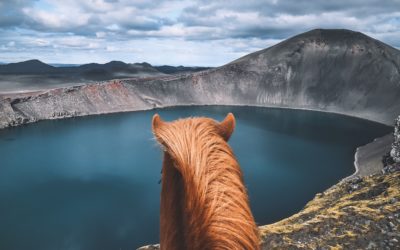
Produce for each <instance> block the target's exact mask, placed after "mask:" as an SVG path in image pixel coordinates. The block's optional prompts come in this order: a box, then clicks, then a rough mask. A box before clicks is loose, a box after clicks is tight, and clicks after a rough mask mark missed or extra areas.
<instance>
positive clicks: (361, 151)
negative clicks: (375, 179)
mask: <svg viewBox="0 0 400 250" xmlns="http://www.w3.org/2000/svg"><path fill="white" fill-rule="evenodd" d="M392 143H393V134H388V135H385V136H383V137H380V138H376V139H375V140H374V141H373V142H371V143H368V144H366V145H364V146H361V147H358V148H357V150H356V154H355V156H354V158H355V160H354V166H355V168H356V172H355V173H354V174H353V175H351V176H350V177H348V178H353V177H357V176H359V177H363V176H368V175H371V174H375V173H377V172H380V171H381V170H382V169H383V167H384V164H383V162H382V156H383V155H385V154H386V153H387V152H389V151H390V150H391V148H392Z"/></svg>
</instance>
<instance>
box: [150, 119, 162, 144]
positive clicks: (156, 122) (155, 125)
mask: <svg viewBox="0 0 400 250" xmlns="http://www.w3.org/2000/svg"><path fill="white" fill-rule="evenodd" d="M164 124H165V122H164V121H163V120H162V119H161V117H160V116H159V115H158V114H155V115H154V116H153V120H152V122H151V128H152V130H153V134H154V135H155V137H156V138H157V139H158V131H159V129H160V128H161V127H162V126H163V125H164Z"/></svg>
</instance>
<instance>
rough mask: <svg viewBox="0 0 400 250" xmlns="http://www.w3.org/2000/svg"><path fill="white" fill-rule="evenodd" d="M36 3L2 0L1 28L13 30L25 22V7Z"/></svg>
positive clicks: (20, 0)
mask: <svg viewBox="0 0 400 250" xmlns="http://www.w3.org/2000/svg"><path fill="white" fill-rule="evenodd" d="M34 2H35V1H29V0H17V1H13V0H2V1H0V28H13V27H16V26H20V25H22V24H23V23H24V22H25V15H24V13H23V11H22V9H23V8H24V7H29V6H32V5H33V4H34Z"/></svg>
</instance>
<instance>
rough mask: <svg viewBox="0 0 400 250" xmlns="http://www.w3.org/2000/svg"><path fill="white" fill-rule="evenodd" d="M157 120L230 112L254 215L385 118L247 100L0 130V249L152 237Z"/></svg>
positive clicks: (318, 180) (311, 189) (333, 173)
mask: <svg viewBox="0 0 400 250" xmlns="http://www.w3.org/2000/svg"><path fill="white" fill-rule="evenodd" d="M155 112H158V113H160V114H161V116H162V117H163V119H165V120H173V119H177V118H179V117H187V116H199V115H205V116H209V117H213V118H216V119H218V120H222V119H223V118H224V116H225V115H226V114H227V113H228V112H233V113H234V114H235V116H236V119H237V127H236V131H235V132H234V134H233V136H232V138H231V141H230V144H231V145H232V147H233V149H234V151H235V153H236V156H237V157H238V160H239V162H240V164H241V167H242V169H243V172H244V175H245V181H246V186H247V187H248V190H249V194H250V201H251V207H252V210H253V212H254V215H255V218H256V221H257V223H258V224H266V223H271V222H274V221H276V220H279V219H282V218H284V217H287V216H289V215H290V214H293V213H295V212H296V211H298V210H299V209H301V208H302V206H304V205H305V203H306V202H307V201H309V200H310V199H311V198H312V197H313V196H314V195H315V193H317V192H321V191H323V190H324V189H326V188H327V187H329V186H331V185H333V184H334V183H336V182H337V181H338V180H339V179H341V178H342V177H344V176H347V175H349V174H351V173H352V172H353V171H354V169H353V165H352V164H353V160H354V150H355V148H356V147H357V146H359V145H362V144H365V143H367V142H369V141H371V140H372V139H373V138H375V137H378V136H382V135H384V134H386V133H389V132H390V130H391V129H390V128H388V127H386V126H382V125H379V124H376V123H372V122H368V121H365V120H360V119H354V118H350V117H345V116H339V115H333V114H326V113H319V112H310V111H298V110H297V111H296V110H285V109H266V108H254V107H222V106H220V107H213V106H208V107H177V108H170V109H164V110H157V111H147V112H134V113H123V114H112V115H105V116H91V117H84V118H75V119H68V120H59V121H44V122H39V123H36V124H31V125H28V126H22V127H17V128H12V129H5V130H0V249H132V248H135V247H138V246H140V245H144V244H148V243H154V242H157V241H158V219H159V217H158V214H159V198H160V185H159V184H158V180H159V179H160V169H161V159H162V153H161V152H160V150H159V148H158V146H157V145H156V142H155V141H154V140H153V139H152V134H151V130H150V124H151V117H152V115H153V114H154V113H155Z"/></svg>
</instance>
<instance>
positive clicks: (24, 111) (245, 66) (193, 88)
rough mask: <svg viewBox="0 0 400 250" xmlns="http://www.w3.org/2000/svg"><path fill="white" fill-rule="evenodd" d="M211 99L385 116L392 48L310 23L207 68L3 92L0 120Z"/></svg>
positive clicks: (398, 92) (390, 103)
mask: <svg viewBox="0 0 400 250" xmlns="http://www.w3.org/2000/svg"><path fill="white" fill-rule="evenodd" d="M383 97H384V98H383ZM213 104H214V105H255V106H266V107H289V108H301V109H312V110H320V111H328V112H336V113H342V114H347V115H351V116H356V117H361V118H365V119H370V120H373V121H377V122H381V123H385V124H392V121H393V119H394V118H395V116H396V115H397V113H398V111H399V110H400V52H399V51H398V50H396V49H394V48H392V47H390V46H388V45H386V44H383V43H381V42H379V41H377V40H374V39H372V38H370V37H368V36H366V35H364V34H361V33H358V32H353V31H349V30H312V31H310V32H307V33H304V34H300V35H298V36H295V37H292V38H290V39H288V40H286V41H284V42H282V43H279V44H277V45H275V46H272V47H270V48H268V49H265V50H261V51H258V52H255V53H253V54H250V55H247V56H245V57H242V58H240V59H238V60H236V61H234V62H232V63H229V64H227V65H224V66H222V67H219V68H215V69H210V70H208V71H203V72H198V73H193V74H184V75H178V76H168V77H155V78H146V79H140V80H137V79H133V80H121V81H119V82H115V81H112V82H108V83H102V84H93V85H91V86H81V87H75V88H62V89H58V90H52V91H48V92H46V93H42V94H39V95H38V94H32V96H29V97H24V98H19V97H18V96H7V97H4V96H3V100H2V101H1V104H0V127H7V126H14V125H18V124H21V123H27V122H33V121H37V120H43V119H54V118H63V117H70V116H76V115H88V114H100V113H108V112H121V111H132V110H140V109H150V108H155V107H166V106H174V105H213Z"/></svg>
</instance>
